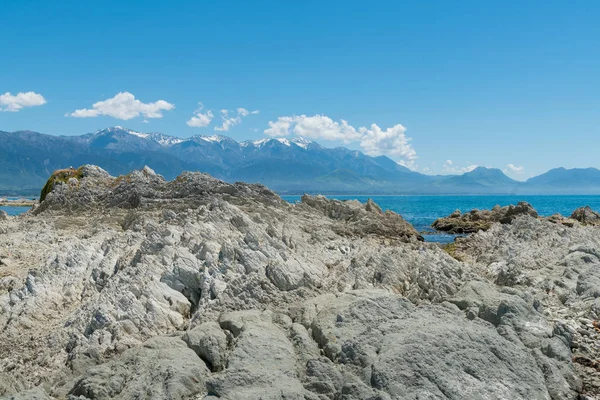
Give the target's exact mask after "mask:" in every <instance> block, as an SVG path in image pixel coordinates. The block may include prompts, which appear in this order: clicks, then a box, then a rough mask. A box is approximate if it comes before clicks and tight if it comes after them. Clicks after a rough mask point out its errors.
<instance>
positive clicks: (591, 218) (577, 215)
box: [571, 206, 600, 225]
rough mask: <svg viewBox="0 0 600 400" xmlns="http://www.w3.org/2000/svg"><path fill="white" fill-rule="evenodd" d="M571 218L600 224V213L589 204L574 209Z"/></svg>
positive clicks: (586, 223)
mask: <svg viewBox="0 0 600 400" xmlns="http://www.w3.org/2000/svg"><path fill="white" fill-rule="evenodd" d="M571 219H574V220H576V221H579V222H581V223H582V224H585V225H600V214H599V213H597V212H596V211H594V210H592V209H591V208H590V207H589V206H585V207H580V208H578V209H577V210H575V211H573V214H571Z"/></svg>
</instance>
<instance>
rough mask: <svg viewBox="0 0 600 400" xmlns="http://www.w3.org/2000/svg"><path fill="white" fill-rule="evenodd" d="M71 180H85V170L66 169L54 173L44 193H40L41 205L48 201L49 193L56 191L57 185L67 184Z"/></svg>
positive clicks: (43, 189) (45, 186) (44, 188)
mask: <svg viewBox="0 0 600 400" xmlns="http://www.w3.org/2000/svg"><path fill="white" fill-rule="evenodd" d="M71 178H75V179H77V180H79V179H81V178H83V168H82V167H80V168H77V169H74V168H66V169H59V170H56V171H54V173H53V174H52V176H50V178H49V179H48V181H47V182H46V184H45V185H44V187H43V188H42V192H41V193H40V203H41V202H42V201H44V200H45V199H46V196H48V193H50V192H51V191H52V190H53V189H54V187H55V186H56V184H57V183H67V182H69V179H71Z"/></svg>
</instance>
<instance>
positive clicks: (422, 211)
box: [0, 195, 600, 243]
mask: <svg viewBox="0 0 600 400" xmlns="http://www.w3.org/2000/svg"><path fill="white" fill-rule="evenodd" d="M281 197H282V198H283V199H284V200H286V201H288V202H290V203H297V202H300V198H301V196H281ZM327 197H329V198H332V199H337V200H358V201H360V202H362V203H364V202H366V201H367V200H368V199H372V200H373V201H374V202H375V203H377V204H378V205H379V206H380V207H381V208H382V209H383V210H384V211H385V210H391V211H394V212H396V213H398V214H400V215H402V217H404V219H405V220H407V221H408V222H410V223H411V224H412V225H413V226H414V227H415V228H416V229H417V230H418V231H419V232H421V233H422V234H423V237H424V238H425V240H426V241H428V242H438V243H450V242H452V241H454V238H455V237H456V236H459V235H450V234H446V233H442V232H436V231H434V230H433V229H432V228H431V224H432V223H433V221H435V220H436V219H438V218H440V217H445V216H447V215H449V214H451V213H452V212H454V211H455V210H460V211H461V212H468V211H471V210H472V209H474V208H477V209H479V210H483V209H491V208H492V207H494V206H495V205H500V206H507V205H509V204H517V203H518V202H519V201H526V202H528V203H529V204H531V205H532V206H533V208H535V209H536V211H537V212H538V213H539V214H540V215H541V216H549V215H552V214H556V213H560V214H562V215H564V216H569V215H571V213H572V212H573V211H574V210H575V209H576V208H578V207H582V206H590V207H591V208H592V209H594V210H597V211H600V196H569V195H561V196H512V195H511V196H508V195H504V196H503V195H498V196H489V195H481V196H362V195H361V196H353V195H343V196H342V195H339V196H338V195H335V196H334V195H332V196H327ZM0 210H4V211H6V212H7V213H8V215H19V214H21V213H24V212H26V211H28V210H29V207H0Z"/></svg>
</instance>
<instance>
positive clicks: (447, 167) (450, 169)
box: [442, 160, 479, 175]
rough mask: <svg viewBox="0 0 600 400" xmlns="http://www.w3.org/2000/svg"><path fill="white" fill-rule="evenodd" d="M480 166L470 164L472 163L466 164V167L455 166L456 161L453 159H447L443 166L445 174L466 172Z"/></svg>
mask: <svg viewBox="0 0 600 400" xmlns="http://www.w3.org/2000/svg"><path fill="white" fill-rule="evenodd" d="M478 166H479V165H475V164H470V165H466V166H464V167H459V166H455V165H454V163H453V162H452V160H446V162H445V163H444V165H443V166H442V173H443V174H451V175H456V174H464V173H466V172H471V171H473V170H474V169H475V168H477V167H478Z"/></svg>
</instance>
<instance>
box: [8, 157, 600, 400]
mask: <svg viewBox="0 0 600 400" xmlns="http://www.w3.org/2000/svg"><path fill="white" fill-rule="evenodd" d="M43 199H44V200H43V201H42V202H41V203H40V204H39V206H35V207H34V209H33V210H32V211H30V212H29V213H26V214H24V215H21V216H19V217H5V218H0V396H4V398H14V399H111V398H117V399H139V398H147V399H217V398H221V399H311V400H312V399H314V400H317V399H345V400H346V399H347V400H350V399H356V400H359V399H361V400H362V399H373V400H375V399H380V400H391V399H476V398H477V399H553V400H555V399H577V398H594V396H595V395H597V394H598V393H600V372H599V369H598V362H597V360H598V356H599V354H598V345H597V344H596V338H597V335H599V333H598V328H597V324H596V320H597V319H598V318H599V317H600V303H598V301H600V300H598V301H597V298H598V297H599V296H600V275H598V274H600V272H598V271H600V269H599V267H600V235H599V234H598V233H600V232H599V231H598V229H600V228H598V227H596V226H593V225H592V224H588V225H585V226H584V225H583V224H581V223H577V224H574V225H573V226H572V227H568V226H565V225H563V224H556V223H551V222H550V221H547V220H540V219H538V218H536V217H537V215H535V216H534V215H533V214H532V209H531V210H529V209H527V208H526V207H525V206H522V207H521V206H520V205H519V206H517V207H521V208H523V209H527V210H526V211H525V212H520V211H519V212H516V211H515V210H514V208H513V209H512V211H508V210H507V211H506V212H504V211H502V212H501V213H503V215H504V216H503V217H502V220H498V221H497V222H496V221H495V220H492V217H490V218H489V221H488V222H489V227H487V228H486V229H487V231H483V230H481V231H479V232H478V233H475V234H473V235H471V236H469V237H467V238H462V239H460V240H458V241H457V242H456V243H455V244H454V245H453V250H452V252H451V253H452V255H453V256H454V257H452V256H450V255H449V254H448V251H444V249H442V248H440V246H438V245H436V244H434V243H424V242H423V241H422V237H421V236H420V235H419V234H418V232H417V231H415V229H414V228H413V227H412V226H411V225H410V224H408V223H407V222H406V221H404V219H403V218H402V217H401V216H400V215H398V214H395V213H392V212H383V211H382V210H381V209H380V208H379V207H378V206H377V205H376V204H374V203H373V202H368V203H366V204H361V203H358V202H352V201H350V202H341V201H335V200H329V199H326V198H324V197H321V196H316V197H311V196H304V197H303V198H302V202H301V203H299V204H297V205H290V204H288V203H286V202H284V201H282V200H281V199H280V198H279V197H278V196H277V195H276V194H275V193H273V192H271V191H270V190H269V189H267V188H266V187H264V186H260V185H249V184H244V183H236V184H233V185H231V184H227V183H224V182H222V181H219V180H217V179H214V178H212V177H210V176H208V175H203V174H199V173H184V174H182V175H181V176H179V177H178V178H177V179H175V180H173V181H171V182H167V181H165V180H164V179H163V178H162V177H160V176H158V175H156V174H155V173H154V172H153V171H152V170H150V169H149V168H146V169H144V170H142V171H135V172H133V173H131V174H129V175H127V176H122V177H117V178H115V177H111V176H110V175H109V174H108V173H106V172H105V171H103V170H101V169H100V168H98V167H93V166H84V167H81V168H79V169H77V170H64V171H60V173H59V174H57V175H55V176H53V177H51V179H50V180H49V182H48V184H47V186H46V188H45V189H44V196H43ZM515 208H516V207H515ZM533 212H534V211H533ZM493 213H494V215H495V214H497V213H498V212H497V211H493ZM493 218H496V217H493ZM458 259H460V260H462V261H459V260H458ZM597 275H598V276H597ZM597 303H598V304H597Z"/></svg>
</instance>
